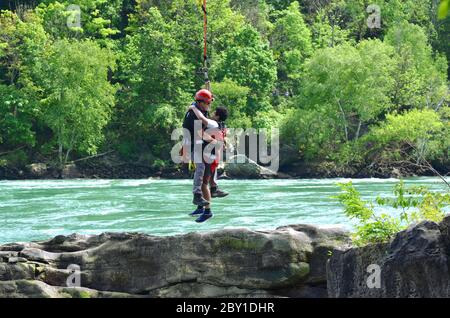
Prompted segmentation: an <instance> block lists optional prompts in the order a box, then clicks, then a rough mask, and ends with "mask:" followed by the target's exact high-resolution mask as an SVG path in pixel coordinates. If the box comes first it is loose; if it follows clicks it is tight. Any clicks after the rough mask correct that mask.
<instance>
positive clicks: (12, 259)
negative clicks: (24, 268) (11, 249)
mask: <svg viewBox="0 0 450 318" xmlns="http://www.w3.org/2000/svg"><path fill="white" fill-rule="evenodd" d="M26 262H28V260H27V259H26V258H23V257H10V258H8V263H12V264H15V263H26Z"/></svg>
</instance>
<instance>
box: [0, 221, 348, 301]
mask: <svg viewBox="0 0 450 318" xmlns="http://www.w3.org/2000/svg"><path fill="white" fill-rule="evenodd" d="M347 242H348V237H347V236H346V234H345V232H344V231H342V230H340V229H323V230H322V229H320V228H317V227H313V226H302V225H297V226H288V227H282V228H279V229H276V230H274V231H251V230H248V229H232V230H221V231H215V232H208V233H190V234H186V235H178V236H172V237H156V236H149V235H144V234H139V233H104V234H101V235H94V236H85V235H76V234H74V235H70V236H57V237H55V238H54V239H52V240H49V241H42V242H34V243H33V244H32V245H30V244H23V245H13V244H8V245H7V246H8V247H12V248H14V249H15V250H16V251H13V252H14V253H16V254H17V257H23V258H26V259H27V262H26V263H16V264H7V263H0V282H2V281H3V282H11V281H22V280H32V281H34V282H39V283H38V285H32V286H31V287H30V286H28V285H27V286H26V287H27V288H22V287H23V286H22V285H21V286H22V287H20V286H18V285H17V284H16V285H14V284H13V285H11V283H8V284H6V283H5V285H4V289H3V294H2V291H1V289H0V297H9V296H8V295H15V296H26V291H28V290H30V293H31V294H30V297H34V296H42V297H47V296H49V297H53V296H55V297H78V296H80V297H81V296H83V297H84V296H86V297H116V296H117V297H121V296H120V295H122V296H124V297H134V296H136V297H141V296H144V297H289V296H290V297H308V296H309V297H316V296H318V295H321V296H323V295H324V294H326V275H325V274H324V273H325V267H326V261H327V257H329V255H328V253H327V252H328V249H334V248H343V247H344V246H345V245H346V244H347ZM5 248H6V246H3V247H0V249H1V250H3V251H4V252H8V251H7V250H5ZM20 248H21V249H20ZM71 264H75V265H78V266H79V267H80V270H81V272H80V273H79V274H80V280H81V287H82V288H85V289H88V290H89V291H87V290H85V291H84V293H82V294H80V295H78V294H77V293H76V292H73V290H71V292H67V290H65V289H61V288H67V286H66V281H67V278H68V277H69V275H71V274H72V272H71V271H69V270H68V266H69V265H71ZM2 266H3V267H2ZM2 268H3V270H2ZM5 286H6V287H5ZM47 286H49V287H47ZM19 287H20V288H19ZM50 287H52V288H50ZM8 288H9V289H11V288H12V289H13V291H12V292H8V293H7V291H6V289H8ZM55 288H56V289H55ZM72 292H73V293H72ZM77 295H78V296H77Z"/></svg>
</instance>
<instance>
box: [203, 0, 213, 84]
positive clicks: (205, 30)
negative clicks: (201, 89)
mask: <svg viewBox="0 0 450 318" xmlns="http://www.w3.org/2000/svg"><path fill="white" fill-rule="evenodd" d="M206 1H207V0H203V4H202V10H203V72H204V75H205V88H206V89H208V90H211V86H210V81H209V74H208V11H207V10H206Z"/></svg>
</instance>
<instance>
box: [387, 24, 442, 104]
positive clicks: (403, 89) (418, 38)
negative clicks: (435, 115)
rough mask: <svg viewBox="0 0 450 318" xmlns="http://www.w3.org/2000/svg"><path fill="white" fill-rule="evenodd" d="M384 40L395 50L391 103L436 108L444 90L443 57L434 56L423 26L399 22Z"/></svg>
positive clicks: (440, 101)
mask: <svg viewBox="0 0 450 318" xmlns="http://www.w3.org/2000/svg"><path fill="white" fill-rule="evenodd" d="M385 42H386V43H388V44H390V45H392V46H393V47H394V48H395V50H396V52H397V61H398V62H397V71H396V72H395V74H396V76H395V90H394V92H393V103H394V104H395V106H396V108H398V109H404V108H411V107H419V108H420V107H425V106H426V107H430V108H436V107H438V106H439V105H441V104H442V103H443V101H444V100H445V98H446V96H447V94H448V88H447V74H446V71H447V61H446V59H445V57H444V56H442V55H437V56H436V57H434V54H433V50H432V48H431V46H430V44H429V43H428V39H427V36H426V34H425V32H424V31H423V29H422V28H421V27H419V26H417V25H414V24H410V23H407V22H403V23H401V24H399V25H397V26H395V27H393V28H392V29H391V30H389V32H388V34H387V35H386V38H385Z"/></svg>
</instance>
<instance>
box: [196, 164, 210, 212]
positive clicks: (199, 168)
mask: <svg viewBox="0 0 450 318" xmlns="http://www.w3.org/2000/svg"><path fill="white" fill-rule="evenodd" d="M195 166H196V167H195V173H194V181H193V183H194V185H193V189H192V192H193V194H194V199H193V201H192V203H193V204H194V205H197V206H205V205H207V204H209V202H208V201H206V200H205V198H204V197H203V196H202V194H203V191H202V185H203V177H204V174H205V164H204V163H202V162H200V163H196V164H195Z"/></svg>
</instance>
